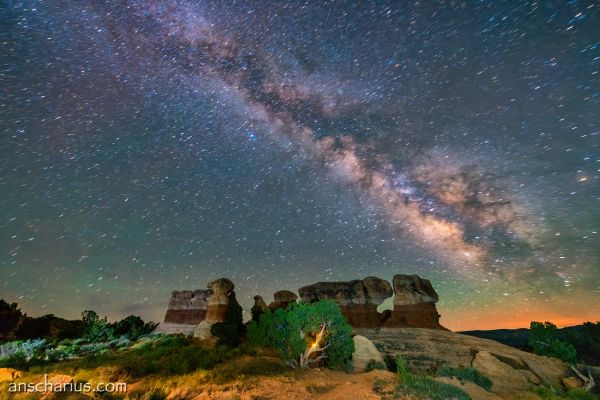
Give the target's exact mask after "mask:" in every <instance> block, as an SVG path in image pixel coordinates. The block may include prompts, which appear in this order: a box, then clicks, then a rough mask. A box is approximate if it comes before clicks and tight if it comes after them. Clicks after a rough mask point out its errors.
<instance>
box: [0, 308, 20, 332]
mask: <svg viewBox="0 0 600 400" xmlns="http://www.w3.org/2000/svg"><path fill="white" fill-rule="evenodd" d="M22 316H23V314H22V313H21V310H19V308H18V304H17V303H11V304H9V303H7V302H6V301H4V300H2V299H0V336H9V335H10V334H11V333H12V331H13V330H15V329H16V327H17V326H18V325H19V322H20V321H21V317H22Z"/></svg>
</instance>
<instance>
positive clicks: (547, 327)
mask: <svg viewBox="0 0 600 400" xmlns="http://www.w3.org/2000/svg"><path fill="white" fill-rule="evenodd" d="M556 334H557V328H556V325H554V324H553V323H551V322H536V321H532V322H531V326H530V328H529V344H530V346H531V347H532V348H533V351H534V353H535V354H539V355H542V356H549V357H556V358H559V359H561V360H563V361H564V362H567V363H569V364H575V363H576V362H577V351H576V350H575V347H573V345H572V344H570V343H567V342H563V341H561V340H558V339H557V338H556Z"/></svg>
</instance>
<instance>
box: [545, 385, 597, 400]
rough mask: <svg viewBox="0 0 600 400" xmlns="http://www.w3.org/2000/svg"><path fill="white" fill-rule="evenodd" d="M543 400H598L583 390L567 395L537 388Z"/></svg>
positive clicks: (567, 393)
mask: <svg viewBox="0 0 600 400" xmlns="http://www.w3.org/2000/svg"><path fill="white" fill-rule="evenodd" d="M534 392H535V394H537V395H538V396H539V397H540V398H541V399H543V400H594V399H597V398H596V396H594V395H593V394H591V393H589V392H586V391H585V390H583V389H574V390H568V391H567V392H566V393H562V392H557V391H556V390H553V389H550V388H547V387H543V386H540V387H537V388H535V390H534Z"/></svg>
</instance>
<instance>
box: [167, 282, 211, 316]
mask: <svg viewBox="0 0 600 400" xmlns="http://www.w3.org/2000/svg"><path fill="white" fill-rule="evenodd" d="M209 297H210V290H194V291H191V290H184V291H182V292H178V291H174V292H173V293H172V294H171V300H170V301H169V305H168V307H167V314H166V315H165V321H164V322H166V323H174V324H198V323H200V321H202V320H204V318H205V317H206V311H207V299H208V298H209Z"/></svg>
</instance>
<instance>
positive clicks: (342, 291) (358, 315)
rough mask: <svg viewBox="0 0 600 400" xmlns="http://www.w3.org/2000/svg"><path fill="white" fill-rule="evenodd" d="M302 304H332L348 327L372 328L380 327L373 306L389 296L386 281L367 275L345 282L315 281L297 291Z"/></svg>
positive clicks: (389, 291) (390, 294)
mask: <svg viewBox="0 0 600 400" xmlns="http://www.w3.org/2000/svg"><path fill="white" fill-rule="evenodd" d="M298 292H299V293H300V298H301V299H302V300H303V301H308V302H315V301H318V300H321V299H328V300H333V301H335V302H336V303H337V304H338V306H339V307H340V309H341V311H342V313H343V314H344V317H346V320H347V321H348V323H349V324H350V325H352V326H353V327H360V328H376V327H379V326H380V325H381V320H380V317H381V315H380V314H379V313H378V312H377V306H378V305H380V304H381V303H383V301H384V300H385V299H387V298H389V297H391V296H392V295H393V292H392V287H391V286H390V284H389V282H388V281H386V280H384V279H380V278H376V277H373V276H369V277H367V278H365V279H362V280H353V281H349V282H318V283H315V284H312V285H309V286H304V287H302V288H300V289H298Z"/></svg>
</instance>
